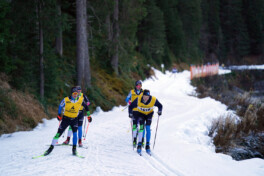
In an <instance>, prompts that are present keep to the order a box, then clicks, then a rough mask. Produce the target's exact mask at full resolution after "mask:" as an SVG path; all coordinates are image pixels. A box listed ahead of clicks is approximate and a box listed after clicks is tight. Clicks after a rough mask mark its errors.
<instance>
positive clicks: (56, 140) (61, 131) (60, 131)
mask: <svg viewBox="0 0 264 176" xmlns="http://www.w3.org/2000/svg"><path fill="white" fill-rule="evenodd" d="M68 125H69V123H68V121H67V119H66V118H64V117H63V119H62V122H61V124H60V126H59V129H58V132H57V133H56V135H55V136H54V138H53V139H52V142H51V145H50V147H49V149H48V150H46V151H45V153H44V155H45V156H46V155H48V154H50V153H51V152H52V150H53V148H54V145H55V144H56V143H57V142H58V140H59V138H60V136H61V135H62V133H63V132H64V130H65V129H66V128H67V127H68Z"/></svg>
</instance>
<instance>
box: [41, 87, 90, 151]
mask: <svg viewBox="0 0 264 176" xmlns="http://www.w3.org/2000/svg"><path fill="white" fill-rule="evenodd" d="M81 106H83V107H84V108H85V110H86V111H87V112H89V108H88V106H87V104H86V103H85V102H84V99H83V97H78V90H77V88H76V87H73V88H72V89H71V96H69V97H65V98H64V99H63V100H62V101H61V103H60V106H59V110H58V116H57V119H58V120H59V121H61V123H60V126H59V129H58V132H57V134H56V135H55V137H54V138H53V140H52V143H51V145H50V147H49V149H48V150H47V151H46V152H45V153H44V155H45V156H46V155H48V154H50V153H51V152H52V150H53V148H54V145H55V144H56V143H57V142H58V139H59V137H60V136H61V135H62V133H63V132H64V130H65V129H66V128H67V127H68V126H69V125H70V126H71V128H72V131H73V145H72V146H73V147H72V154H73V155H77V151H76V144H77V129H78V118H77V117H78V114H79V111H80V109H81ZM63 108H64V114H63V116H62V115H61V114H62V109H63ZM88 120H89V121H90V122H91V121H92V117H91V116H89V115H88Z"/></svg>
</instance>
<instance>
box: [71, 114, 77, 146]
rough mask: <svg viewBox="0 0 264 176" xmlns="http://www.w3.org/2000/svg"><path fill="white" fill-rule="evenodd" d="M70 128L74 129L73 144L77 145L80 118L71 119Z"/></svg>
mask: <svg viewBox="0 0 264 176" xmlns="http://www.w3.org/2000/svg"><path fill="white" fill-rule="evenodd" d="M70 126H71V128H72V133H73V138H72V144H73V145H76V144H77V129H78V118H74V119H71V122H70Z"/></svg>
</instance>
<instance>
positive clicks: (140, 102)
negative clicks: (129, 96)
mask: <svg viewBox="0 0 264 176" xmlns="http://www.w3.org/2000/svg"><path fill="white" fill-rule="evenodd" d="M154 106H157V107H158V115H161V114H162V104H161V103H160V102H159V101H158V99H157V98H156V97H154V96H151V95H150V92H149V90H147V89H145V90H144V91H143V94H141V95H140V96H139V97H138V98H137V99H135V100H134V101H133V102H132V103H131V104H130V106H129V108H128V112H129V117H133V116H136V117H137V118H138V119H139V124H140V129H139V133H138V138H139V141H138V146H137V152H138V153H139V154H141V148H142V143H141V139H142V137H143V130H144V126H145V124H146V151H147V153H150V143H149V142H150V137H151V131H150V125H151V122H152V116H153V113H154V111H153V109H154ZM133 108H137V109H138V110H137V111H136V113H133V112H132V111H133Z"/></svg>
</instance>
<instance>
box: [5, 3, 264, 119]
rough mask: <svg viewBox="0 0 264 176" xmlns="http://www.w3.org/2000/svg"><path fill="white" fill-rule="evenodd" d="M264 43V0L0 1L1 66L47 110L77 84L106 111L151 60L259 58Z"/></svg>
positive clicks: (222, 61) (194, 61)
mask: <svg viewBox="0 0 264 176" xmlns="http://www.w3.org/2000/svg"><path fill="white" fill-rule="evenodd" d="M263 49H264V1H263V0H232V1H231V0H92V1H90V0H31V1H25V0H0V72H1V74H2V75H5V77H8V78H6V79H7V80H8V83H9V84H10V85H11V87H12V88H13V89H15V90H18V91H21V92H24V93H29V94H33V95H34V97H36V99H37V100H39V101H40V102H41V104H42V105H43V107H44V109H45V112H47V113H48V107H57V105H58V103H59V102H60V100H61V99H62V98H63V97H65V96H67V95H68V94H69V90H70V87H71V86H73V85H81V86H82V88H83V90H85V93H86V94H87V95H88V97H89V98H90V100H91V102H92V107H96V106H101V107H102V108H103V109H104V110H108V109H111V107H112V106H113V105H116V104H125V101H124V98H125V95H126V94H127V93H128V90H129V89H131V88H132V87H133V84H134V81H135V80H136V79H144V78H146V77H147V76H149V74H151V73H150V67H149V65H150V66H154V67H156V68H160V65H161V64H164V65H165V68H166V69H171V67H172V65H173V64H177V65H181V64H186V65H190V64H201V63H207V62H219V63H220V64H225V65H230V64H250V63H252V62H253V63H255V64H257V63H261V61H263V60H264V58H263ZM2 77H4V76H2ZM0 89H3V88H1V87H0ZM3 96H5V94H4V93H3ZM3 96H2V98H1V102H5V100H6V98H3ZM7 99H8V98H7ZM1 106H2V107H1ZM1 106H0V108H2V110H1V112H2V113H4V111H7V110H8V109H10V112H9V111H8V112H7V113H9V114H10V113H11V114H12V113H13V112H14V114H15V112H17V110H16V109H14V108H13V106H14V105H10V108H6V107H5V108H3V106H4V105H1ZM17 113H18V112H17ZM0 120H1V118H0Z"/></svg>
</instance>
